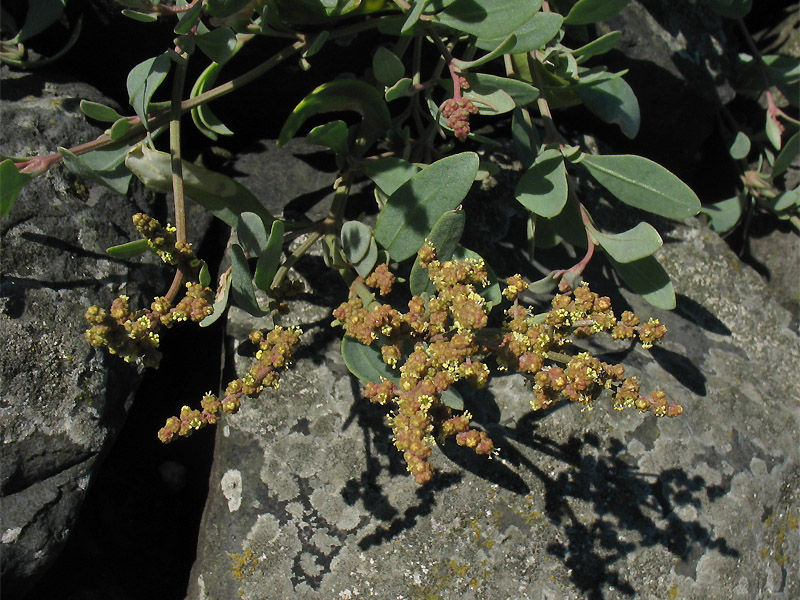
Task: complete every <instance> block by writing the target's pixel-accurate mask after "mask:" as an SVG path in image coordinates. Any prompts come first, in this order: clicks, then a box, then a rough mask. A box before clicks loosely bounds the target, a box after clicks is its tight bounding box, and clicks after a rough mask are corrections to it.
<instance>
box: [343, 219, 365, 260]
mask: <svg viewBox="0 0 800 600" xmlns="http://www.w3.org/2000/svg"><path fill="white" fill-rule="evenodd" d="M341 239H342V250H343V251H344V256H345V258H346V259H347V260H348V262H350V263H352V264H355V263H358V262H360V261H361V259H363V258H364V257H365V256H366V255H367V251H368V250H369V244H370V241H372V231H371V230H370V228H369V227H367V226H366V225H364V224H363V223H362V222H361V221H347V222H346V223H345V224H344V225H342V233H341Z"/></svg>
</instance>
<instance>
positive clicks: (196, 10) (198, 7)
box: [172, 2, 203, 35]
mask: <svg viewBox="0 0 800 600" xmlns="http://www.w3.org/2000/svg"><path fill="white" fill-rule="evenodd" d="M202 11H203V3H202V2H196V3H195V4H194V6H192V7H191V8H189V10H187V11H185V12H184V13H182V14H181V16H180V18H179V19H178V23H177V24H176V25H175V29H173V30H172V31H173V32H174V33H177V34H178V35H183V34H185V33H189V32H190V31H191V30H192V27H194V26H195V24H196V23H197V19H198V18H199V17H200V13H201V12H202Z"/></svg>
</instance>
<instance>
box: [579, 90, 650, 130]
mask: <svg viewBox="0 0 800 600" xmlns="http://www.w3.org/2000/svg"><path fill="white" fill-rule="evenodd" d="M576 91H577V92H578V96H580V98H581V100H583V103H584V104H585V105H586V107H587V108H588V109H589V110H590V111H592V112H593V113H594V114H595V115H597V116H598V117H600V118H601V119H602V120H603V121H605V122H606V123H613V124H616V125H619V128H620V129H621V130H622V133H623V134H625V136H626V137H628V138H630V139H633V138H635V137H636V134H637V133H639V124H640V122H641V117H640V114H639V101H638V100H637V99H636V94H634V93H633V90H632V89H631V86H629V85H628V83H627V82H626V81H625V80H624V79H622V77H618V78H616V79H609V80H607V81H601V82H600V83H598V84H596V85H592V86H588V87H583V86H581V87H578V88H577V89H576Z"/></svg>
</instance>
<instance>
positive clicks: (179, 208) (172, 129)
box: [169, 53, 189, 242]
mask: <svg viewBox="0 0 800 600" xmlns="http://www.w3.org/2000/svg"><path fill="white" fill-rule="evenodd" d="M176 63H177V66H176V68H175V75H174V79H173V81H172V105H171V106H170V120H169V149H170V155H171V166H172V196H173V199H172V201H173V205H174V207H175V229H176V232H175V237H176V239H177V241H178V242H186V239H187V237H186V202H185V201H186V197H185V194H184V189H183V164H182V162H181V112H182V111H181V98H182V97H183V86H184V84H185V83H186V68H187V66H188V64H189V61H188V55H187V54H186V53H183V54H180V55H178V56H177V60H176Z"/></svg>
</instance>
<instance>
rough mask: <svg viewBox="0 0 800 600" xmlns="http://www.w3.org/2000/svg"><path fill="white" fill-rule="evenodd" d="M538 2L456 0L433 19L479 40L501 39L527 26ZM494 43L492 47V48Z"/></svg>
mask: <svg viewBox="0 0 800 600" xmlns="http://www.w3.org/2000/svg"><path fill="white" fill-rule="evenodd" d="M541 5H542V2H541V0H531V1H530V2H520V1H519V0H455V2H453V3H451V4H450V5H449V6H447V7H446V8H445V9H444V10H443V11H442V12H440V13H438V14H437V15H436V16H435V19H436V20H438V21H439V22H440V23H442V24H443V25H447V26H448V27H452V28H453V29H457V30H458V31H463V32H465V33H469V34H471V35H474V36H475V37H477V38H478V47H483V45H482V44H481V41H482V40H503V39H505V38H506V37H508V35H510V34H512V33H515V30H516V29H517V28H518V27H519V26H521V25H523V24H525V23H527V22H528V21H529V20H530V19H531V18H532V17H533V15H535V14H536V13H537V12H538V11H539V8H541ZM495 47H497V44H496V43H495V44H493V45H491V46H490V47H489V48H484V49H492V48H495Z"/></svg>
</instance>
